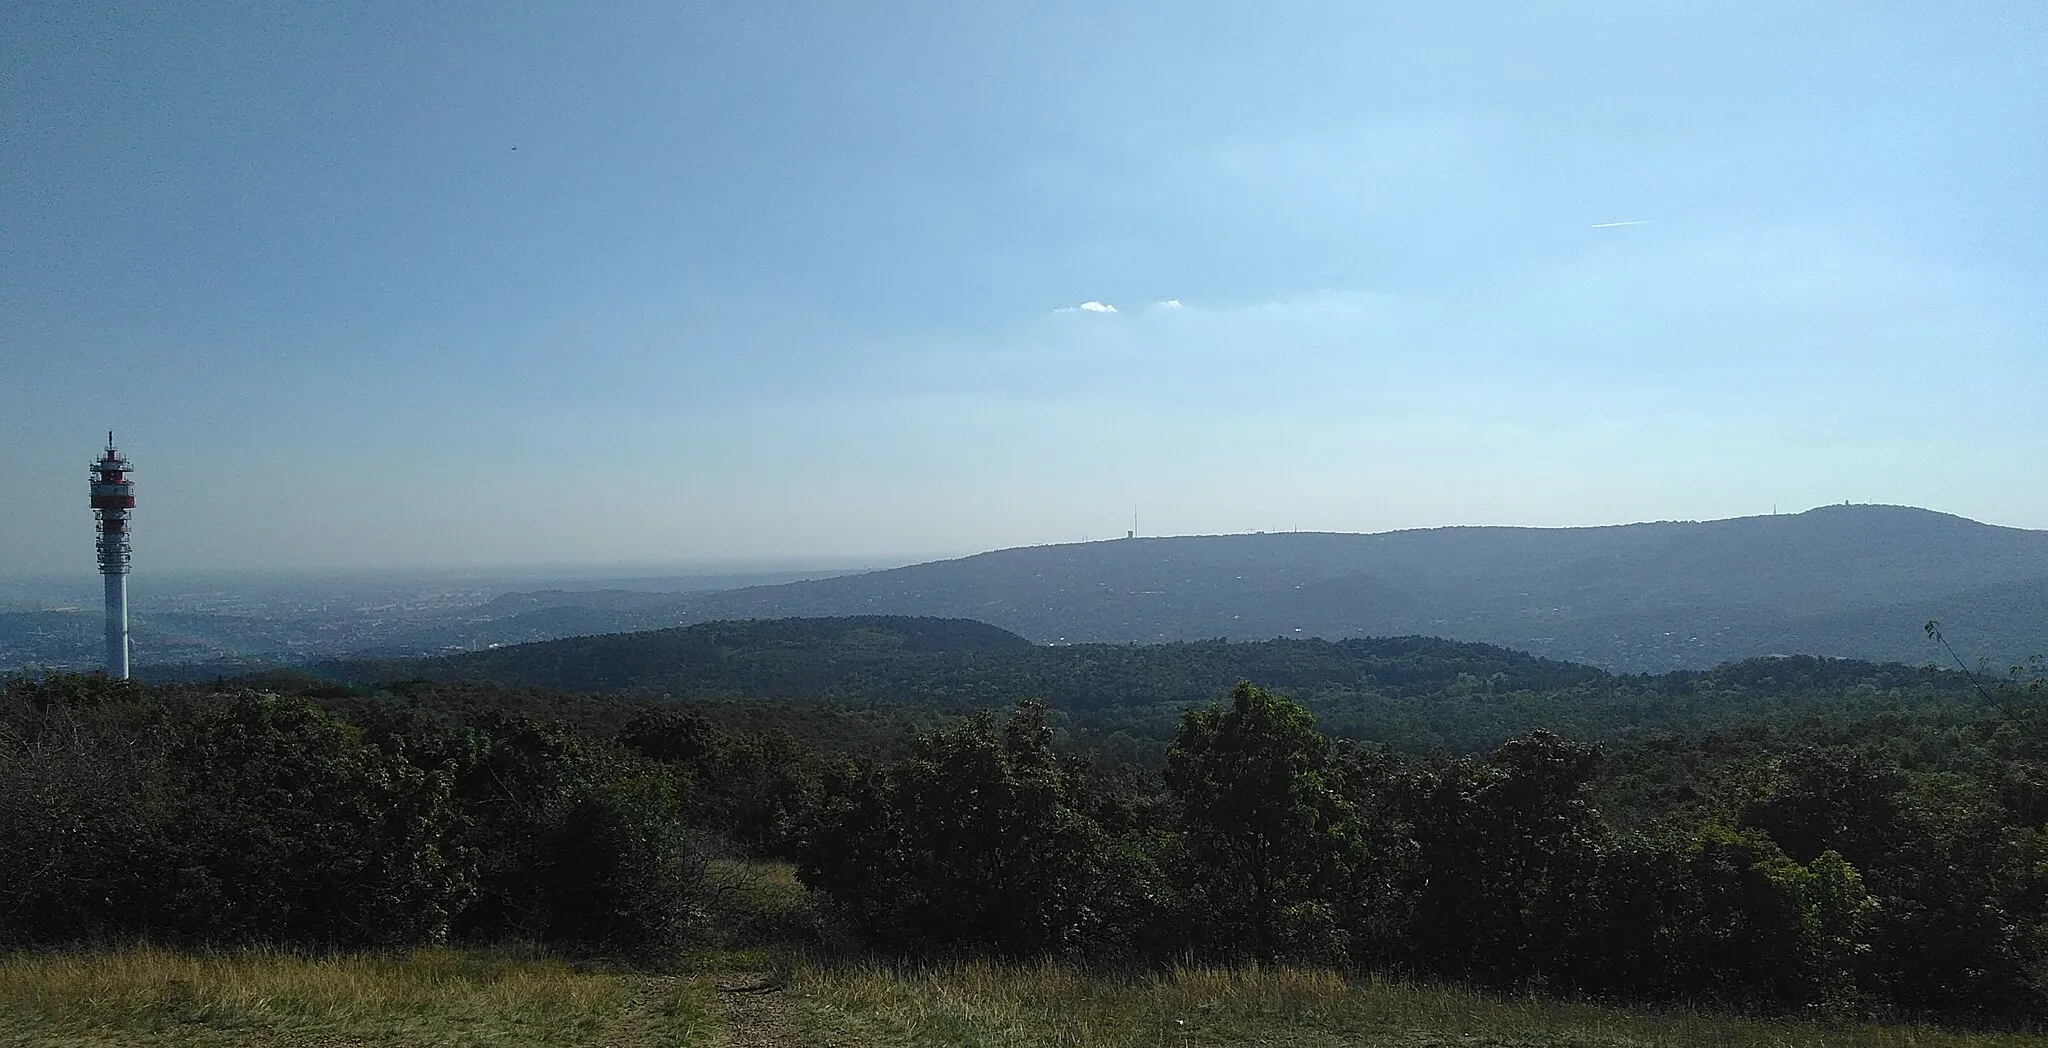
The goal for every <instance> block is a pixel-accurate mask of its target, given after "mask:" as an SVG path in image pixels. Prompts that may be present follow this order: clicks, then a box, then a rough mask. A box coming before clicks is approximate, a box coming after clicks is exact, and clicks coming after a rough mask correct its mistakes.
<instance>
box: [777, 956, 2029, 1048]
mask: <svg viewBox="0 0 2048 1048" xmlns="http://www.w3.org/2000/svg"><path fill="white" fill-rule="evenodd" d="M797 987H798V990H799V991H800V992H799V994H798V995H797V998H796V1002H795V1003H796V1005H797V1007H798V1008H799V1009H801V1010H802V1012H803V1014H804V1015H805V1017H806V1019H807V1021H808V1022H809V1023H810V1024H811V1026H812V1027H813V1031H814V1032H815V1034H816V1035H817V1036H818V1037H819V1038H821V1039H823V1038H826V1037H831V1038H832V1039H833V1040H835V1041H836V1042H837V1043H840V1044H857V1045H863V1046H870V1045H871V1046H877V1048H879V1046H899V1045H900V1046H908V1045H961V1046H990V1048H993V1046H997V1045H1016V1046H1026V1048H1031V1046H1047V1048H1050V1046H1061V1048H1097V1046H1101V1048H1110V1046H1118V1048H1123V1046H1129V1048H1171V1046H1176V1045H1186V1046H1196V1045H1202V1046H1209V1045H1244V1044H1261V1045H1304V1046H1306V1045H1415V1046H1422V1045H1467V1044H1469V1045H1496V1046H1513V1045H1524V1046H1567V1045H1569V1046H1589V1048H1590V1046H1602V1048H1634V1046H1659V1048H1662V1046H1670V1048H1678V1046H1685V1048H1693V1046H1702V1045H1730V1046H1735V1048H1751V1046H1754V1048H1764V1046H1791V1045H1800V1046H1807V1045H1810V1046H1815V1048H1819V1046H1829V1048H1907V1046H1912V1048H1965V1046H1968V1048H1993V1046H2007V1045H2015V1046H2016V1045H2022V1044H2026V1045H2035V1046H2038V1045H2041V1044H2042V1043H2043V1041H2042V1040H2041V1039H2038V1038H2032V1037H2021V1036H1999V1035H1964V1034H1953V1033H1945V1032H1940V1031H1934V1030H1928V1029H1924V1028H1914V1027H1878V1026H1863V1027H1851V1028H1838V1027H1823V1026H1818V1025H1808V1024H1802V1023H1770V1022H1759V1021H1750V1020H1742V1019H1737V1018H1732V1017H1726V1016H1716V1015H1711V1014H1701V1013H1694V1012H1687V1011H1647V1010H1638V1011H1624V1010H1616V1009H1612V1008H1605V1007H1599V1006H1595V1005H1588V1004H1573V1003H1566V1002H1557V1001H1545V1000H1540V999H1534V998H1509V999H1496V998H1491V997H1487V996H1484V995H1478V994H1472V993H1468V992H1464V991H1460V990H1455V989H1446V988H1436V987H1427V986H1414V985H1407V984H1400V983H1392V982H1383V981H1365V982H1357V981H1351V980H1347V979H1344V978H1342V977H1340V976H1337V975H1333V974H1330V973H1327V972H1314V971H1300V970H1287V969H1281V970H1266V971H1257V970H1237V971H1224V970H1211V969H1193V970H1182V971H1177V972H1173V973H1171V974H1163V975H1159V976H1153V977H1129V978H1125V977H1101V976H1094V975H1089V974H1086V973H1083V972H1080V971H1077V970H1075V969H1072V968H1067V967H1061V966H1054V965H1048V966H1039V967H1026V968H1005V967H1001V966H995V965H986V964H973V965H965V966H960V967H951V968H940V969H930V970H922V971H902V972H897V971H891V970H889V969H887V968H885V967H881V966H864V967H861V966H856V967H843V968H822V969H817V970H811V971H806V972H804V973H803V974H802V976H801V977H800V979H799V981H798V984H797Z"/></svg>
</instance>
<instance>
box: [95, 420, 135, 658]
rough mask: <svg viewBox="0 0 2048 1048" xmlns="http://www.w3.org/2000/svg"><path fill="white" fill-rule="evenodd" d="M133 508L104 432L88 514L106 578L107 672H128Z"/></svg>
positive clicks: (124, 468)
mask: <svg viewBox="0 0 2048 1048" xmlns="http://www.w3.org/2000/svg"><path fill="white" fill-rule="evenodd" d="M134 512H135V482H134V481H132V480H130V479H128V460H127V459H125V458H122V457H121V453H120V452H118V451H116V450H114V434H113V432H112V431H111V430H110V431H108V433H107V453H106V454H105V455H102V456H100V458H99V460H98V461H96V462H94V463H93V464H92V515H93V517H94V520H95V523H94V530H95V531H97V532H98V533H99V554H100V574H101V575H104V576H106V582H107V675H108V676H110V677H121V678H126V677H127V676H128V560H129V555H130V551H129V548H128V521H129V518H130V517H131V516H133V514H134Z"/></svg>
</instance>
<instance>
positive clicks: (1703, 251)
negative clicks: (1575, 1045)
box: [0, 0, 2048, 573]
mask: <svg viewBox="0 0 2048 1048" xmlns="http://www.w3.org/2000/svg"><path fill="white" fill-rule="evenodd" d="M1004 6H1005V8H1007V10H1004V9H998V8H997V7H996V6H994V5H978V4H960V3H932V4H920V5H881V4H845V3H833V4H818V5H805V4H798V3H787V2H784V3H739V2H733V3H727V4H720V5H688V4H677V3H670V2H659V3H646V4H600V3H574V4H569V3H562V4H547V3H535V4H517V5H508V4H499V3H489V4H465V3H455V2H436V3H426V4H416V3H363V4H282V3H280V4H247V3H234V4H226V3H223V4H191V3H165V2H150V3H92V4H69V3H55V2H41V0H26V2H22V3H13V4H7V5H4V7H0V50H4V55H0V57H4V59H5V61H4V63H0V121H4V125H0V572H6V571H23V570H52V569H58V570H61V569H62V568H63V567H64V566H67V565H75V566H76V567H77V568H78V569H79V570H80V571H81V572H87V573H89V572H90V571H91V570H92V561H91V553H90V532H89V527H90V517H89V513H88V511H87V508H86V492H85V485H86V473H85V464H86V461H87V460H88V459H89V458H90V457H92V455H93V454H94V452H95V450H96V449H97V448H98V446H99V444H100V442H101V440H102V438H103V435H104V433H103V431H104V430H106V429H108V428H109V427H111V428H114V429H116V430H117V431H118V435H119V438H120V442H121V445H122V447H123V450H125V451H127V452H128V453H129V454H130V456H131V457H132V458H133V459H134V460H135V461H136V463H137V467H138V471H139V476H138V480H139V485H140V496H141V508H140V510H139V512H138V520H137V528H136V539H135V546H136V551H137V562H138V570H141V571H146V570H149V568H150V567H152V566H158V565H160V566H164V567H199V566H209V565H222V564H242V565H246V566H252V567H268V566H276V565H284V564H290V563H293V562H304V563H310V564H368V563H383V564H393V563H396V564H430V563H440V564H468V563H519V562H533V561H549V562H574V561H603V560H635V561H649V560H663V559H668V558H693V559H697V558H706V557H720V556H765V555H775V554H835V555H837V554H887V553H921V552H932V553H937V552H965V551H971V550H977V549H983V548H990V547H997V546H1007V545H1018V544H1025V543H1034V542H1047V541H1065V540H1073V539H1081V538H1090V537H1107V536H1111V535H1118V534H1121V533H1122V532H1123V530H1124V529H1125V528H1127V527H1129V526H1130V525H1129V521H1130V517H1131V512H1132V508H1133V506H1136V507H1137V510H1138V512H1139V514H1140V517H1141V519H1140V525H1139V526H1140V528H1141V529H1142V530H1144V531H1147V532H1153V533H1164V532H1173V533H1193V532H1214V531H1238V530H1252V529H1267V530H1274V529H1285V528H1292V527H1300V528H1303V529H1309V528H1314V529H1325V530H1356V531H1372V530H1383V529H1388V528H1396V527H1410V526H1425V525H1435V524H1455V523H1511V524H1542V525H1558V524H1591V523H1611V522H1620V521H1631V520H1644V519H1671V518H1707V517H1721V516H1734V515H1743V514H1750V513H1764V512H1769V511H1770V510H1771V508H1772V507H1773V505H1775V506H1777V507H1778V508H1779V509H1782V510H1792V509H1804V508H1806V507H1809V506H1812V505H1815V504H1817V503H1826V502H1839V501H1842V500H1845V499H1848V500H1854V501H1858V502H1895V503H1908V504H1915V505H1923V506H1928V507H1931V508H1936V509H1942V510H1947V511H1950V512H1956V513H1961V514H1964V515H1966V516H1971V517H1976V518H1978V519H1984V520H1990V521H1993V522H1996V523H2003V524H2013V525H2020V526H2027V527H2037V528H2041V527H2048V485H2044V484H2042V483H2041V480H2042V476H2043V468H2044V466H2043V464H2044V462H2048V411H2044V399H2043V391H2044V390H2048V323H2044V322H2048V192H2044V190H2043V187H2042V182H2041V180H2042V178H2044V177H2048V174H2044V173H2048V104H2044V103H2043V99H2044V98H2048V69H2044V64H2048V5H2044V4H2043V3H2041V2H2040V0H2014V2H2011V3H1977V2H1969V0H1953V2H1943V3H1938V4H1907V3H1801V4H1789V5H1788V4H1783V3H1763V2H1758V3H1735V2H1724V3H1715V2H1704V0H1702V2H1687V0H1659V2H1655V3H1615V2H1612V0H1608V2H1601V3H1569V2H1546V3H1539V4H1531V3H1527V2H1523V0H1516V2H1502V3H1455V2H1450V3H1427V4H1418V3H1399V4H1393V3H1388V4H1367V3H1357V2H1341V3H1329V4H1270V3H1262V4H1246V3H1209V2H1206V0H1196V2H1192V3H1191V2H1178V3H1157V4H1145V5H1137V4H1124V5H1117V4H1103V3H1091V4H1075V5H1063V4H1054V3H1034V4H1013V5H1004ZM1622 222H1629V223H1640V224H1632V225H1608V226H1606V227H1605V228H1596V226H1601V225H1603V224H1607V223H1622ZM1084 304H1087V306H1086V307H1085V308H1084ZM1108 307H1114V312H1110V311H1109V309H1108Z"/></svg>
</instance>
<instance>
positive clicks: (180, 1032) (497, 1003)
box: [0, 948, 711, 1048]
mask: <svg viewBox="0 0 2048 1048" xmlns="http://www.w3.org/2000/svg"><path fill="white" fill-rule="evenodd" d="M710 1025H711V1021H710V1019H709V1008H708V991H707V989H706V988H705V987H704V986H703V985H701V984H700V983H698V982H696V981H692V980H681V979H658V978H653V977H648V976H641V975H633V974H623V973H612V972H579V971H576V970H573V969H572V968H570V967H569V966H568V965H565V964H563V963H561V962H558V961H549V960H535V959H517V958H509V957H492V956H488V955H479V954H473V953H464V952H458V951H453V950H426V951H419V952H415V953H412V954H408V955H402V956H349V957H336V958H328V959H321V960H313V959H308V958H304V957H298V956H294V955H291V954H278V953H241V954H232V955H218V956H189V955H181V954H174V953H169V952H165V951H161V950H153V949H146V948H145V949H135V950H124V951H118V952H109V953H67V954H24V955H17V956H14V957H9V958H5V959H0V1044H7V1045H75V1046H81V1048H82V1046H87V1045H95V1046H96V1045H254V1044H264V1045H272V1044H300V1045H342V1044H380V1045H385V1044H388V1045H451V1044H458V1045H477V1046H495V1045H508V1046H509V1045H535V1044H548V1045H560V1044H614V1045H631V1044H657V1043H658V1044H663V1045H677V1044H696V1043H701V1042H703V1041H704V1040H706V1038H707V1037H708V1031H709V1027H710Z"/></svg>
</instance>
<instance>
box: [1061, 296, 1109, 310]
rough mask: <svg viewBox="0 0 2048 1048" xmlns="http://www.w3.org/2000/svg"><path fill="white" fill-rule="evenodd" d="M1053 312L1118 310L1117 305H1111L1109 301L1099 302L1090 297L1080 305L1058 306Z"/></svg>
mask: <svg viewBox="0 0 2048 1048" xmlns="http://www.w3.org/2000/svg"><path fill="white" fill-rule="evenodd" d="M1053 312H1055V313H1114V312H1116V307H1115V306H1112V305H1110V304H1109V303H1107V302H1097V301H1095V300H1094V299H1090V300H1088V301H1086V302H1083V303H1081V304H1080V305H1078V306H1061V307H1060V308H1058V309H1055V310H1053Z"/></svg>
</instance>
